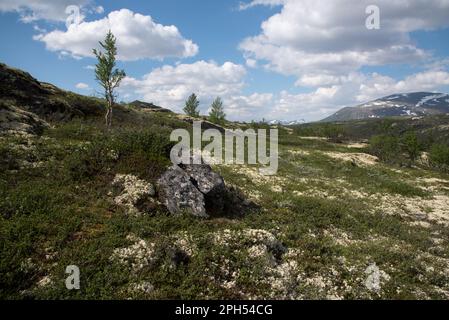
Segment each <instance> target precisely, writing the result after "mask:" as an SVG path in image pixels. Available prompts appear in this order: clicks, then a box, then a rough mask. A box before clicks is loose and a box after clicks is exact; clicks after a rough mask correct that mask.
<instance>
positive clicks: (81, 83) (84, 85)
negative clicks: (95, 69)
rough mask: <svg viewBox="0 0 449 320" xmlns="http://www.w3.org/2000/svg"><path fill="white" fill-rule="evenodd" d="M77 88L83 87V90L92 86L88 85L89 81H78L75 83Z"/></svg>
mask: <svg viewBox="0 0 449 320" xmlns="http://www.w3.org/2000/svg"><path fill="white" fill-rule="evenodd" d="M75 88H77V89H81V90H87V89H89V88H90V87H89V85H88V84H87V83H84V82H79V83H77V84H76V85H75Z"/></svg>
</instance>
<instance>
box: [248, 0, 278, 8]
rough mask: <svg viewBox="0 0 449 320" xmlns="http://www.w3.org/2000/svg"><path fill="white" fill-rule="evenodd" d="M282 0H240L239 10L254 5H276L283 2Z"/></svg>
mask: <svg viewBox="0 0 449 320" xmlns="http://www.w3.org/2000/svg"><path fill="white" fill-rule="evenodd" d="M284 2H285V1H284V0H253V1H251V2H240V3H239V10H246V9H249V8H252V7H255V6H270V7H274V6H278V5H281V4H283V3H284Z"/></svg>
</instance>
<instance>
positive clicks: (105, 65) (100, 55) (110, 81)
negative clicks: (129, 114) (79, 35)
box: [93, 30, 126, 128]
mask: <svg viewBox="0 0 449 320" xmlns="http://www.w3.org/2000/svg"><path fill="white" fill-rule="evenodd" d="M115 42H116V39H115V37H114V35H113V34H112V32H111V30H109V32H108V33H107V35H106V38H105V39H104V42H101V41H100V42H99V43H100V46H101V47H102V48H103V50H104V52H102V51H99V50H96V49H93V53H94V55H95V56H96V57H97V60H98V63H97V64H96V65H95V79H96V80H97V81H98V82H99V83H100V85H101V86H102V87H103V89H104V98H105V99H106V102H107V111H106V115H105V120H106V126H107V127H108V128H110V127H111V124H112V107H113V105H114V100H115V93H114V91H115V89H116V88H117V87H118V86H119V85H120V82H121V81H122V80H123V78H124V77H125V76H126V74H125V71H123V70H119V69H116V68H115V66H116V62H115V57H116V55H117V47H116V45H115Z"/></svg>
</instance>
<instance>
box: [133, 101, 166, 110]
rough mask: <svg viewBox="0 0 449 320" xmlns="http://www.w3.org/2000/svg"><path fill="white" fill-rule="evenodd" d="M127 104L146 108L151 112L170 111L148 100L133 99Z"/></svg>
mask: <svg viewBox="0 0 449 320" xmlns="http://www.w3.org/2000/svg"><path fill="white" fill-rule="evenodd" d="M129 104H130V105H131V106H133V107H136V108H140V109H143V110H147V111H152V112H172V111H171V110H169V109H166V108H162V107H160V106H157V105H155V104H153V103H151V102H150V103H148V102H143V101H139V100H135V101H133V102H131V103H129Z"/></svg>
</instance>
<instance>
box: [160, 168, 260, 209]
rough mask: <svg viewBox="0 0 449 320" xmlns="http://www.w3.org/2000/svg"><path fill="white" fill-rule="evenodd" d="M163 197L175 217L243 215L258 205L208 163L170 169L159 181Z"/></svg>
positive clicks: (162, 199) (161, 197) (163, 201)
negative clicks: (227, 184) (190, 215)
mask: <svg viewBox="0 0 449 320" xmlns="http://www.w3.org/2000/svg"><path fill="white" fill-rule="evenodd" d="M158 187H159V198H160V200H161V202H162V203H164V204H165V206H166V207H167V209H168V210H169V211H170V213H172V214H180V213H182V212H183V211H185V210H187V211H189V212H190V213H192V214H193V215H194V216H198V217H204V218H207V217H209V216H210V215H214V216H218V215H239V214H242V213H243V212H244V211H246V210H247V209H250V208H256V207H257V206H256V205H255V204H254V203H252V202H250V201H248V200H245V198H244V197H243V195H242V194H241V193H240V192H238V190H236V189H235V188H233V187H230V188H228V187H226V185H225V183H224V180H223V178H222V177H221V176H220V175H219V174H218V173H216V172H214V171H213V170H212V168H211V167H210V166H209V165H207V164H190V165H180V166H176V165H175V166H172V167H170V168H169V169H168V170H167V171H166V172H165V173H164V174H162V176H161V177H160V179H159V180H158Z"/></svg>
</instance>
